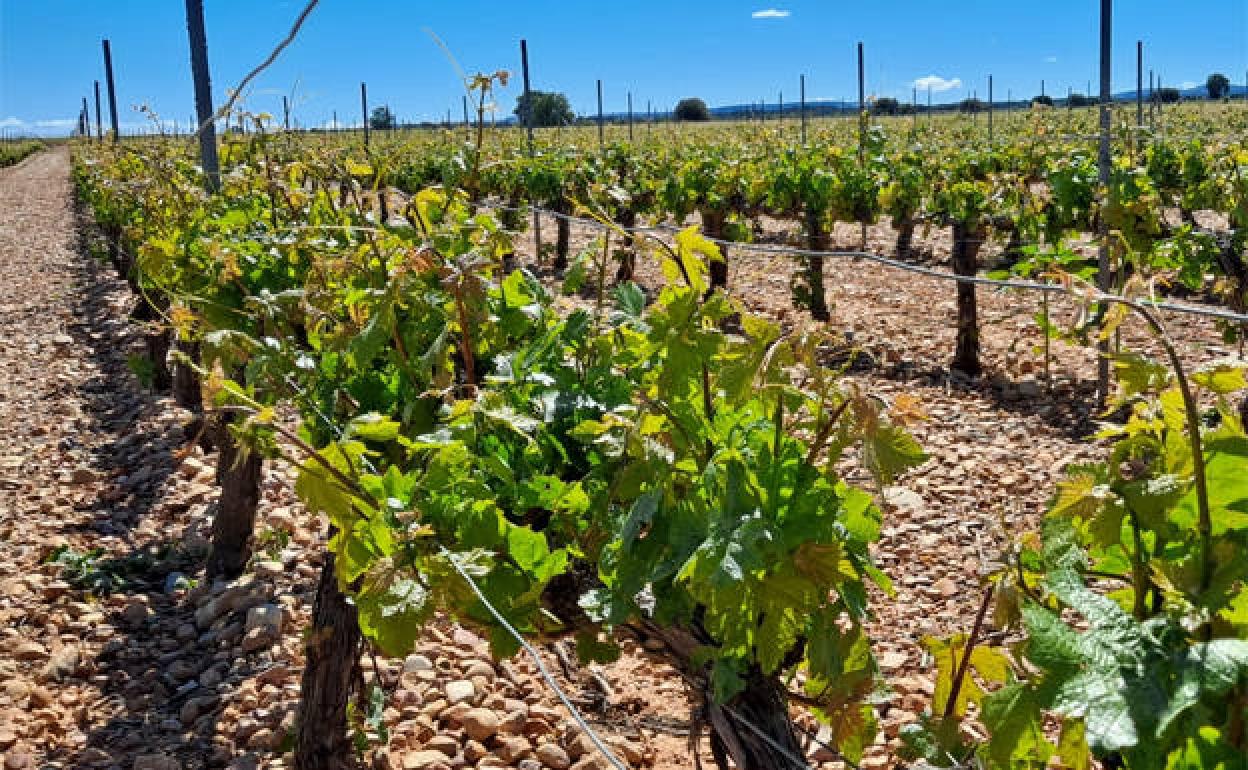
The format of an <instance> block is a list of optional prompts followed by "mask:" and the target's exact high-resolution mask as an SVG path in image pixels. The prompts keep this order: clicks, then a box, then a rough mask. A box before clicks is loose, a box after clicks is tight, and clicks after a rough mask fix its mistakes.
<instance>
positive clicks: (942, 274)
mask: <svg viewBox="0 0 1248 770" xmlns="http://www.w3.org/2000/svg"><path fill="white" fill-rule="evenodd" d="M478 205H481V206H484V207H486V208H492V209H495V210H499V211H522V209H519V208H516V207H513V206H504V205H502V204H497V203H492V202H488V201H478ZM530 209H531V210H533V211H536V212H538V213H542V214H547V215H549V216H552V217H554V218H556V219H564V220H567V221H568V222H573V223H578V224H583V225H590V226H592V227H597V228H599V229H602V230H609V229H615V228H618V229H620V230H623V231H624V232H630V233H667V234H670V233H673V232H678V231H679V228H677V227H673V226H671V225H648V226H640V227H639V226H631V227H626V226H624V225H615V224H613V225H606V224H603V223H602V222H599V221H598V220H596V219H588V218H585V217H578V216H573V215H571V214H561V213H559V212H557V211H551V210H549V209H545V208H540V207H536V206H533V207H530ZM706 240H708V241H710V242H711V243H714V244H716V245H718V246H727V247H731V248H734V249H737V250H738V251H754V252H759V253H762V254H771V255H773V256H781V257H834V258H840V259H865V260H867V261H868V262H875V263H877V264H880V265H884V266H886V267H891V268H894V269H897V270H903V271H905V272H909V273H916V274H918V275H925V276H928V277H929V278H938V279H941V280H947V281H954V282H956V283H969V284H975V285H979V286H992V287H996V288H999V289H1020V290H1023V291H1040V292H1050V293H1053V294H1065V293H1068V291H1069V290H1068V289H1067V288H1066V287H1064V286H1060V285H1058V284H1053V283H1041V282H1039V281H1027V280H1021V279H1001V278H986V277H984V276H978V275H958V274H956V273H950V272H947V271H944V270H937V269H935V268H931V267H924V266H922V265H912V264H910V263H908V262H902V261H901V260H898V259H893V258H891V257H885V256H882V255H880V254H873V253H871V252H867V251H857V250H847V251H813V250H810V249H797V248H790V247H784V246H769V245H766V244H759V243H739V242H737V241H725V240H722V239H719V238H707V239H706ZM1139 302H1140V304H1143V305H1147V306H1149V307H1154V308H1157V309H1158V310H1165V311H1168V312H1172V313H1184V314H1187V315H1196V316H1204V317H1207V318H1216V319H1219V320H1223V321H1231V322H1235V323H1248V315H1245V314H1240V313H1233V312H1231V311H1229V310H1218V309H1216V308H1203V307H1197V306H1195V305H1185V304H1181V303H1176V302H1161V301H1157V300H1149V299H1142V300H1139Z"/></svg>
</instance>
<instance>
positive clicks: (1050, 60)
mask: <svg viewBox="0 0 1248 770" xmlns="http://www.w3.org/2000/svg"><path fill="white" fill-rule="evenodd" d="M1044 63H1045V64H1057V57H1056V56H1046V57H1044Z"/></svg>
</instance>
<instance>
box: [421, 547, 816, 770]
mask: <svg viewBox="0 0 1248 770" xmlns="http://www.w3.org/2000/svg"><path fill="white" fill-rule="evenodd" d="M438 550H439V551H440V552H441V554H442V556H444V557H446V560H447V561H449V562H450V563H451V566H452V567H454V568H455V571H456V572H458V573H459V576H460V577H462V578H463V579H464V581H465V582H466V583H468V587H469V588H471V589H472V592H473V593H475V594H476V595H477V598H478V599H480V600H481V603H482V604H484V605H485V608H486V609H487V610H489V612H490V614H491V615H493V616H494V620H496V621H498V624H499V625H500V626H502V627H503V628H504V629H505V630H506V631H507V633H509V634H511V635H512V637H513V638H515V640H516V641H517V642H519V643H520V645H521V646H522V647H524V650H525V652H527V653H529V657H531V658H533V662H534V663H536V664H537V669H538V671H540V672H541V674H542V678H543V679H545V680H546V684H548V685H549V686H550V689H552V690H554V691H555V695H557V696H559V700H560V701H562V702H563V706H564V708H566V709H567V710H568V713H569V714H571V715H572V718H573V719H574V720H576V723H577V724H578V725H580V728H581V729H582V730H584V731H585V734H586V735H588V736H589V740H590V742H592V743H593V744H594V748H596V749H598V751H599V752H601V753H602V755H603V756H604V757H606V758H607V761H608V762H610V763H611V764H612V765H613V766H614V767H615V768H616V770H628V765H626V764H624V763H623V762H622V761H620V759H619V757H617V756H615V754H613V753H612V752H611V749H609V748H607V744H606V743H604V742H603V740H602V738H600V737H598V733H596V732H594V730H593V728H592V727H590V726H589V723H588V722H587V721H585V717H583V716H581V712H580V711H578V710H577V708H576V706H574V705H572V701H571V700H570V699H569V698H568V696H567V695H566V694H564V692H563V690H562V689H561V688H560V687H559V683H558V682H556V681H555V678H554V676H552V675H551V673H550V670H549V669H547V668H546V664H545V663H544V662H543V661H542V657H541V656H540V655H538V654H537V650H535V649H534V648H533V645H531V644H529V642H528V640H527V639H525V638H524V637H523V636H521V635H520V632H518V631H516V629H515V627H513V626H512V625H511V623H509V622H507V618H504V617H503V615H502V613H501V612H499V611H498V610H497V609H495V608H494V605H493V604H491V603H490V600H489V599H487V598H485V593H484V592H482V590H481V588H480V587H479V586H478V585H477V582H476V581H475V580H473V579H472V576H471V575H469V574H468V571H467V570H465V569H464V568H463V567H462V566H461V565H460V563H459V562H458V561H457V560H456V558H455V554H453V553H451V552H450V551H448V550H446V547H445V546H442V545H439V546H438ZM804 766H805V765H803V767H804Z"/></svg>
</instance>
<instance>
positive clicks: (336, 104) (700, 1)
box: [0, 0, 1248, 133]
mask: <svg viewBox="0 0 1248 770" xmlns="http://www.w3.org/2000/svg"><path fill="white" fill-rule="evenodd" d="M1116 5H1117V7H1116V9H1115V34H1114V44H1115V52H1114V53H1115V57H1114V90H1115V91H1121V90H1127V89H1129V88H1132V87H1133V86H1134V79H1135V41H1136V40H1137V39H1143V40H1144V41H1145V50H1146V64H1145V66H1146V68H1148V67H1151V68H1153V69H1155V70H1157V71H1158V72H1159V73H1161V74H1162V76H1163V77H1164V79H1165V82H1166V83H1167V84H1169V85H1179V84H1181V83H1184V82H1186V83H1197V82H1199V83H1203V82H1204V79H1205V76H1206V75H1208V74H1209V73H1210V72H1213V71H1215V70H1220V71H1223V72H1225V73H1226V74H1227V75H1229V76H1230V77H1231V79H1232V80H1233V81H1234V82H1235V83H1242V82H1243V81H1244V78H1245V76H1246V72H1248V0H1184V1H1182V2H1180V1H1179V0H1133V1H1131V2H1127V1H1125V0H1119V2H1118V3H1116ZM205 7H206V15H207V26H208V49H209V50H208V53H209V59H210V63H211V68H212V75H213V87H214V95H215V96H216V98H217V99H218V100H220V99H221V98H222V97H223V95H224V91H225V88H227V87H229V86H231V85H233V84H236V83H237V82H238V81H239V80H241V78H242V77H243V75H244V74H245V73H246V72H247V71H248V70H250V69H251V68H252V67H253V66H254V65H255V64H257V63H259V62H260V61H261V60H262V59H263V58H264V57H265V56H266V55H267V53H268V52H269V51H270V50H271V49H272V47H273V46H274V45H275V44H276V43H277V42H278V41H279V40H280V39H281V38H282V37H283V36H284V35H285V33H286V31H287V29H288V28H289V26H290V24H291V22H292V21H293V19H294V17H295V16H296V15H297V13H298V12H299V10H300V9H301V8H302V7H303V2H302V0H205ZM1098 14H1099V3H1098V2H1097V1H1096V0H1078V1H1075V0H1047V1H1046V2H1043V3H1030V2H1009V1H1008V0H1000V1H995V2H989V1H988V0H969V1H966V2H920V1H918V0H912V1H909V2H902V1H901V0H869V1H868V2H833V1H832V0H791V1H787V2H786V0H765V2H738V1H736V0H726V1H712V0H697V1H696V2H693V1H688V2H678V1H676V0H669V2H664V3H657V2H650V1H648V0H634V2H630V3H609V2H575V1H573V0H565V1H564V2H558V1H556V0H530V1H529V2H491V1H490V0H457V1H455V2H436V3H434V2H416V1H414V0H321V3H320V5H319V6H318V8H317V9H316V10H315V11H314V12H313V13H312V16H311V17H310V18H309V20H308V23H307V24H306V26H305V27H304V30H303V33H302V34H301V36H300V38H299V39H298V40H297V41H296V42H295V43H294V44H293V45H292V46H291V47H290V48H289V49H287V51H286V52H285V53H284V54H283V56H282V58H281V59H280V60H279V61H278V62H277V64H276V65H274V66H273V67H272V68H271V69H270V70H268V71H267V72H266V73H264V74H263V75H262V76H261V77H260V78H259V79H258V80H257V81H256V82H255V84H254V86H253V88H252V89H251V92H250V93H249V94H248V101H247V104H248V106H249V108H251V109H252V110H254V111H257V112H259V111H269V112H273V113H275V114H280V111H281V97H282V95H283V94H285V95H287V96H290V97H291V98H292V100H293V104H294V105H295V107H294V115H295V121H296V122H297V123H300V124H302V125H320V124H324V123H326V122H328V121H329V119H330V117H331V114H332V113H333V111H334V110H337V112H338V116H339V120H340V122H341V123H347V122H350V121H358V120H359V116H358V113H359V91H358V89H359V82H360V81H361V80H366V81H367V82H368V87H369V95H370V100H371V101H372V102H373V103H374V104H380V103H383V102H385V103H389V104H390V105H391V107H392V108H393V109H394V110H395V112H396V113H397V114H398V115H399V117H400V118H401V119H404V120H408V119H415V120H429V119H438V118H440V117H444V116H445V115H446V112H447V110H448V109H450V110H452V114H453V115H454V117H455V118H456V119H458V118H459V116H460V115H461V106H460V105H461V102H460V95H461V94H462V87H461V86H460V84H459V81H458V78H457V76H456V74H455V70H454V69H453V67H452V66H451V64H450V63H449V61H448V60H447V57H446V55H445V54H444V53H443V51H442V50H441V49H440V48H439V47H438V46H437V45H436V44H435V43H434V42H433V40H432V38H431V37H430V36H429V35H428V34H427V33H426V32H425V31H424V30H425V29H430V30H432V31H434V32H435V33H436V34H437V35H438V36H439V37H441V39H442V40H443V41H445V43H446V45H447V46H448V47H449V48H450V50H451V51H452V52H453V53H454V55H455V57H456V58H457V59H458V60H459V62H460V64H461V65H462V66H463V67H464V69H465V70H467V71H469V72H472V71H476V70H489V71H492V70H495V69H500V68H501V69H509V70H512V71H513V72H515V73H517V74H518V71H519V48H518V41H519V39H520V38H521V37H526V38H527V39H528V41H529V52H530V59H531V63H532V66H533V86H534V88H541V89H545V90H558V91H563V92H564V93H566V94H567V95H568V96H569V98H570V99H571V101H572V105H573V107H574V109H576V110H577V111H578V112H581V113H588V112H591V111H592V110H593V109H594V103H595V86H594V81H595V79H596V78H602V79H603V81H604V90H605V99H606V108H607V110H608V111H622V110H623V109H624V106H625V95H626V92H627V91H629V90H631V91H632V92H633V99H634V106H635V108H636V109H637V110H638V111H639V112H640V111H643V110H644V109H645V105H646V102H647V101H648V100H649V101H651V102H652V103H653V104H654V105H655V106H656V109H657V108H659V107H660V106H663V107H670V106H671V105H672V104H674V103H675V102H676V101H677V100H679V99H680V98H682V97H685V96H700V97H702V98H703V99H705V100H706V101H707V102H708V103H710V104H712V105H716V104H734V103H742V102H749V101H758V100H760V99H766V100H768V101H772V102H774V101H775V100H776V99H777V98H778V96H779V93H780V92H781V91H783V93H784V98H785V100H786V101H792V100H795V99H796V97H797V92H798V75H799V74H801V73H805V74H806V76H807V96H808V98H811V99H815V98H826V99H839V98H852V97H853V96H854V94H855V90H856V86H855V85H854V76H855V66H856V65H855V54H854V43H855V42H857V41H859V40H862V41H863V42H864V43H865V45H866V54H867V91H868V93H869V94H875V95H879V96H896V97H901V98H903V99H908V98H909V96H910V89H911V85H912V84H913V83H914V82H915V81H916V80H920V79H922V78H929V77H930V78H934V80H933V81H931V82H934V83H936V84H937V93H936V95H935V98H936V100H937V101H940V100H942V99H943V100H953V99H960V98H964V97H966V96H968V95H970V93H971V91H973V90H974V91H977V92H978V94H979V96H980V97H981V98H982V97H984V96H986V92H987V77H988V75H989V74H990V73H991V74H992V75H994V78H995V84H996V95H997V98H998V99H1003V98H1004V97H1005V95H1006V93H1007V92H1012V93H1013V95H1014V96H1015V97H1020V96H1024V95H1025V96H1031V95H1034V94H1035V93H1037V92H1038V91H1039V83H1040V80H1041V79H1042V78H1043V79H1044V80H1045V81H1046V83H1047V90H1048V92H1049V93H1051V94H1065V92H1066V89H1067V87H1068V86H1072V87H1074V89H1075V90H1076V91H1083V90H1085V89H1086V88H1087V83H1088V81H1089V80H1094V79H1095V76H1096V62H1097V40H1098V28H1097V25H1098V19H1099V16H1098ZM102 37H109V38H111V40H112V46H113V57H114V66H115V68H116V72H117V81H118V82H117V88H118V107H119V111H120V113H121V120H122V122H123V124H127V125H130V126H134V125H138V124H140V123H141V122H142V118H141V116H140V115H139V114H138V113H137V112H135V111H134V110H133V109H132V106H133V105H136V104H147V105H150V106H151V107H152V109H153V110H155V111H156V112H157V113H159V114H161V115H162V116H163V117H165V118H167V119H170V120H174V119H176V120H178V121H179V122H182V123H185V122H186V121H188V120H189V118H190V116H191V114H192V111H193V108H192V105H193V101H192V92H191V86H190V65H189V59H188V53H187V40H186V21H185V17H184V4H183V3H182V2H179V0H0V128H4V129H7V130H8V131H9V132H10V133H12V132H14V131H19V132H20V131H25V132H34V131H42V132H47V133H57V132H63V131H65V130H66V126H67V125H70V124H72V121H73V120H74V118H75V116H76V114H77V109H78V105H79V104H80V102H81V99H82V97H83V96H89V95H90V89H91V83H92V80H94V79H97V78H98V79H100V80H101V81H102V80H103V65H102V63H101V54H100V39H101V38H102ZM941 86H948V89H947V90H945V91H943V92H941V91H940V87H941ZM1094 87H1095V84H1094ZM519 91H520V80H519V78H518V77H517V78H515V79H514V80H513V81H512V84H511V86H510V87H509V88H508V89H507V90H506V91H504V92H503V93H502V94H501V96H500V99H499V103H500V106H501V107H502V109H503V112H505V113H508V114H509V113H510V111H511V109H512V108H513V107H514V105H515V96H516V95H517V94H518V93H519ZM105 113H106V114H107V106H105Z"/></svg>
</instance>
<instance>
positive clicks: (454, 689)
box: [445, 679, 477, 706]
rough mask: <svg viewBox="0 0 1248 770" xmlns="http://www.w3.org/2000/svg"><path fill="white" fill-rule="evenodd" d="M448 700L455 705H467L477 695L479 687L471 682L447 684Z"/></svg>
mask: <svg viewBox="0 0 1248 770" xmlns="http://www.w3.org/2000/svg"><path fill="white" fill-rule="evenodd" d="M445 692H446V699H447V700H448V701H449V702H450V703H451V705H452V706H453V705H455V704H456V703H467V702H469V701H471V700H472V699H473V698H475V697H476V695H477V686H476V685H475V684H473V683H472V682H471V681H468V680H465V679H459V680H456V681H453V682H447V683H446V688H445Z"/></svg>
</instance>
